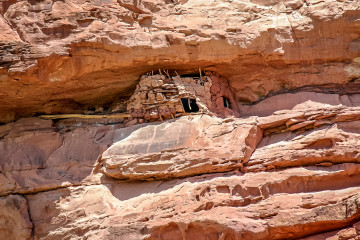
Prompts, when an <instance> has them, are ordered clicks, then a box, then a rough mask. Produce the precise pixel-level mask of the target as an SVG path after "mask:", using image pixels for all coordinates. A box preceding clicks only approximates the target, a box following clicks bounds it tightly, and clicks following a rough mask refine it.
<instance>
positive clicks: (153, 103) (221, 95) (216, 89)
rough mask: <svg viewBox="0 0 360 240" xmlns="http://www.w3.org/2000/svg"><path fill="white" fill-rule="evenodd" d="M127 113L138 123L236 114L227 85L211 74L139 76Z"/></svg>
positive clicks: (232, 98)
mask: <svg viewBox="0 0 360 240" xmlns="http://www.w3.org/2000/svg"><path fill="white" fill-rule="evenodd" d="M127 111H128V113H129V114H130V115H131V116H132V117H133V118H136V119H138V120H139V122H144V121H157V120H163V119H170V118H175V117H179V116H182V115H187V114H196V113H199V114H204V113H206V114H215V115H216V116H218V117H229V116H238V112H239V111H238V107H237V104H236V102H235V99H234V97H233V95H232V92H231V91H230V88H229V85H228V81H227V80H226V79H225V78H222V77H220V76H218V75H215V74H214V73H212V72H206V74H205V76H199V77H193V76H192V77H187V76H179V75H177V76H172V77H170V76H169V75H168V76H166V75H163V74H156V75H143V76H141V78H140V82H139V84H138V85H137V87H136V90H135V92H134V94H133V95H132V96H131V98H130V99H129V102H128V105H127Z"/></svg>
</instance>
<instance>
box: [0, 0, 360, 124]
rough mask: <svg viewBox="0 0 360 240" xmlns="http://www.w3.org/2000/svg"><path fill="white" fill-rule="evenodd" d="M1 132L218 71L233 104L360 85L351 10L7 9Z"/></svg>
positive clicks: (330, 3)
mask: <svg viewBox="0 0 360 240" xmlns="http://www.w3.org/2000/svg"><path fill="white" fill-rule="evenodd" d="M1 5H2V7H1V14H0V24H1V26H2V29H4V31H2V32H1V35H0V41H1V46H0V56H1V57H0V64H1V65H0V66H1V68H2V69H1V70H0V74H1V75H0V80H1V81H0V89H1V90H0V100H1V102H2V103H3V104H2V105H1V106H0V113H1V120H0V121H1V122H8V121H12V120H14V119H17V118H19V117H25V116H31V115H34V114H36V113H46V114H51V113H52V114H54V113H74V112H82V111H84V109H88V108H90V109H91V108H93V107H104V106H105V107H110V106H112V105H111V104H112V102H115V103H117V102H118V101H121V100H122V99H127V98H129V97H130V96H131V95H132V92H133V90H134V88H135V86H136V83H137V80H138V78H139V76H140V75H141V74H144V73H146V72H149V71H152V70H157V69H159V68H162V69H163V68H164V69H170V70H171V69H173V70H176V71H177V72H178V73H179V74H182V73H194V72H198V68H199V67H200V68H201V69H203V70H204V69H205V70H209V71H216V72H217V73H218V74H220V75H221V76H223V77H225V78H226V79H228V80H229V84H230V87H231V88H233V90H234V93H235V95H236V99H237V100H238V101H241V102H255V101H257V100H259V99H261V98H263V97H264V96H267V95H269V94H271V92H279V91H288V90H289V89H297V88H300V87H303V86H309V85H315V86H318V85H325V84H339V85H346V84H347V83H348V82H349V81H356V79H357V78H358V77H359V76H360V75H359V74H360V73H359V71H358V68H359V59H358V57H359V51H358V50H359V41H358V37H359V30H358V29H359V28H358V26H359V21H358V18H359V17H358V16H359V9H358V7H359V6H358V4H357V2H356V1H351V0H346V1H336V0H326V1H305V0H282V1H267V2H266V3H264V2H262V1H257V0H251V1H205V0H201V1H199V0H184V1H177V0H176V1H170V0H169V1H167V0H156V1H153V0H151V1H150V0H141V1H128V0H126V1H124V0H118V1H115V0H103V1H98V0H93V1H88V2H86V1H85V2H84V1H80V0H76V1H74V0H71V1H70V0H66V1H52V0H46V1H41V2H34V1H30V0H29V1H12V0H6V1H3V3H2V4H1Z"/></svg>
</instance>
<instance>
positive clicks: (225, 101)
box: [222, 96, 231, 108]
mask: <svg viewBox="0 0 360 240" xmlns="http://www.w3.org/2000/svg"><path fill="white" fill-rule="evenodd" d="M222 98H223V102H224V107H226V108H231V105H230V100H229V99H228V98H227V97H224V96H223V97H222Z"/></svg>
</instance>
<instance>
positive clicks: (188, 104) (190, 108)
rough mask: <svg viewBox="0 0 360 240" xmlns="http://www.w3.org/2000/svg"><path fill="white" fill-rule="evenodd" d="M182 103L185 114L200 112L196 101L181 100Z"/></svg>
mask: <svg viewBox="0 0 360 240" xmlns="http://www.w3.org/2000/svg"><path fill="white" fill-rule="evenodd" d="M181 103H182V105H183V107H184V110H185V112H187V113H191V112H198V111H199V106H198V105H197V104H196V99H189V98H181Z"/></svg>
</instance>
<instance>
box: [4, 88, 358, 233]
mask: <svg viewBox="0 0 360 240" xmlns="http://www.w3.org/2000/svg"><path fill="white" fill-rule="evenodd" d="M281 96H282V95H279V96H277V98H281ZM287 96H288V95H287V94H285V95H283V97H284V98H286V97H287ZM328 97H329V96H326V98H323V99H324V101H325V100H327V99H329V98H328ZM270 100H271V99H270ZM330 103H331V102H330ZM261 104H262V103H259V106H257V105H254V106H253V108H258V107H261ZM358 113H359V109H358V108H357V107H347V106H344V105H330V104H324V103H320V102H317V103H316V102H313V104H311V105H309V102H304V103H300V104H298V105H297V107H295V108H293V109H291V108H288V109H284V110H282V111H278V112H275V113H274V114H273V115H269V116H266V117H265V116H264V117H248V118H242V119H238V118H227V119H220V118H217V117H214V116H212V117H211V116H208V115H195V116H183V117H181V118H178V119H173V120H168V121H166V122H162V123H161V122H160V123H156V122H154V123H144V124H138V125H133V126H130V127H126V126H125V125H124V124H121V123H117V125H114V124H113V123H104V122H102V123H99V122H95V120H94V121H93V122H91V121H90V120H88V121H87V122H86V121H83V122H82V125H80V124H79V122H81V121H82V120H80V119H79V120H73V121H69V120H61V121H59V122H57V123H52V121H50V120H39V119H37V118H30V119H23V120H21V121H18V122H15V123H11V124H7V125H4V126H3V129H4V130H3V132H4V133H3V136H4V137H3V139H2V140H1V143H2V144H8V145H6V150H2V151H3V152H6V151H8V150H11V148H10V146H12V145H10V143H11V144H16V143H17V144H22V145H24V146H31V145H29V144H30V143H34V144H35V143H36V146H37V148H36V147H35V146H32V147H31V148H30V147H29V148H23V149H22V152H19V155H14V156H18V160H16V161H15V162H16V163H17V168H15V166H16V165H14V163H15V162H14V163H13V166H12V165H9V163H8V164H3V165H2V170H1V172H2V174H3V175H2V176H3V177H2V178H1V181H2V191H1V194H2V195H3V196H4V197H3V199H7V198H9V197H11V196H13V195H8V194H10V193H12V194H14V193H17V194H22V195H23V196H25V198H26V201H25V203H26V202H27V203H28V206H29V207H28V208H29V216H30V217H29V219H31V223H32V225H33V226H31V224H29V222H27V221H26V219H27V218H26V215H25V217H23V219H25V220H24V224H23V225H21V226H19V228H21V229H28V230H27V231H29V229H32V235H31V237H32V238H34V239H62V238H66V237H68V236H72V237H73V238H75V239H81V238H84V237H85V238H88V239H113V238H117V239H197V238H200V239H207V238H208V239H295V238H302V237H308V236H309V235H313V236H312V237H308V238H307V239H327V238H328V237H330V236H334V237H338V238H336V239H342V238H345V237H346V236H352V237H354V238H355V236H358V235H359V234H358V231H359V230H358V229H357V225H356V224H355V225H354V227H351V226H352V224H354V223H355V222H356V221H359V219H360V209H359V206H360V204H359V201H360V200H359V191H360V190H359V184H360V181H359V180H360V161H359V158H358V155H359V153H358V148H357V145H358V144H359V143H358V139H359V126H360V125H359V124H358V116H359V115H358ZM309 118H310V120H309ZM311 119H315V120H314V121H313V122H311V124H303V123H304V122H309V121H312V120H311ZM320 120H322V122H321V123H322V124H315V122H317V121H320ZM96 121H99V120H96ZM99 124H100V125H101V126H99ZM96 125H97V126H96ZM295 125H299V127H296V128H295V127H293V126H295ZM300 126H301V127H300ZM5 129H6V131H5ZM48 135H51V136H52V137H51V138H50V139H51V141H50V140H49V139H47V136H48ZM55 136H58V137H55ZM10 139H11V141H10ZM39 139H44V144H45V142H46V145H44V144H40V143H41V141H40V140H39ZM56 139H60V140H61V141H60V140H56ZM45 140H46V141H45ZM26 141H27V142H26ZM87 144H89V145H87ZM40 146H42V147H43V150H41V148H39V147H40ZM50 146H53V147H52V148H51V147H50ZM15 147H16V145H14V146H13V148H15ZM36 149H39V150H36ZM81 149H83V151H81ZM40 150H41V151H40ZM45 150H47V151H45ZM90 150H91V151H90ZM104 150H105V151H104ZM20 153H21V154H20ZM99 155H101V157H99V158H98V156H99ZM21 156H28V157H22V158H21ZM30 156H31V157H30ZM9 159H14V160H15V158H13V157H9ZM34 159H37V161H34ZM21 160H22V161H21ZM2 162H4V163H6V161H2ZM60 162H61V163H60ZM56 163H57V164H56ZM118 179H119V180H121V181H119V180H118ZM10 180H11V181H10ZM144 180H145V181H146V182H144ZM6 209H9V210H6ZM21 209H23V208H21ZM0 211H1V214H3V215H5V214H4V213H3V212H4V211H13V212H15V213H16V214H18V215H16V216H24V213H23V212H21V211H23V210H21V211H20V209H18V208H15V207H14V206H13V205H9V206H8V207H7V208H4V210H3V208H2V209H1V210H0ZM13 215H14V214H13ZM5 216H6V217H5V218H8V217H7V215H5ZM24 226H26V227H24ZM339 229H343V230H339ZM334 230H336V232H334ZM24 231H25V230H24ZM323 232H329V233H326V234H325V233H323ZM25 233H27V234H29V232H25ZM25 233H24V234H25ZM319 233H321V234H320V235H316V234H319ZM8 234H10V235H9V236H11V237H13V238H16V236H17V235H14V234H18V232H16V233H15V232H11V233H8ZM11 234H12V235H11ZM24 236H25V235H24ZM27 236H30V235H27ZM342 236H345V237H342ZM11 237H10V238H11Z"/></svg>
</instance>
